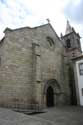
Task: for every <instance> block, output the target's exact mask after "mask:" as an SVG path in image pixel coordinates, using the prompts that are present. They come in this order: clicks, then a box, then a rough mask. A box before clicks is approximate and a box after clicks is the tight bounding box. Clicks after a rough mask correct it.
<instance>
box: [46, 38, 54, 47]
mask: <svg viewBox="0 0 83 125" xmlns="http://www.w3.org/2000/svg"><path fill="white" fill-rule="evenodd" d="M46 39H47V41H48V42H49V45H50V46H51V47H52V46H53V45H54V41H53V39H52V38H51V37H49V36H48V37H47V38H46Z"/></svg>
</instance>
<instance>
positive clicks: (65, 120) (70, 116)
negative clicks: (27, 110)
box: [0, 107, 83, 125]
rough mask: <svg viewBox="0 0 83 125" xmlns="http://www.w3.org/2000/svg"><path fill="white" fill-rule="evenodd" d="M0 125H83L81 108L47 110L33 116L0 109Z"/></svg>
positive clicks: (82, 110)
mask: <svg viewBox="0 0 83 125" xmlns="http://www.w3.org/2000/svg"><path fill="white" fill-rule="evenodd" d="M0 125H83V108H82V107H64V108H61V107H57V108H49V109H47V110H46V112H45V113H40V114H35V115H25V114H23V113H17V112H14V111H11V110H9V109H4V108H0Z"/></svg>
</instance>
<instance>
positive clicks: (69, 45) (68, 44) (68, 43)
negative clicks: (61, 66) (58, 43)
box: [66, 39, 71, 48]
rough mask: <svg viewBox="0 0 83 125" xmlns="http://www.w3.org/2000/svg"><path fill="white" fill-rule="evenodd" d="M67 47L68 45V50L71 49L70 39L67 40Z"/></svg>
mask: <svg viewBox="0 0 83 125" xmlns="http://www.w3.org/2000/svg"><path fill="white" fill-rule="evenodd" d="M66 45H67V48H70V47H71V42H70V39H67V40H66Z"/></svg>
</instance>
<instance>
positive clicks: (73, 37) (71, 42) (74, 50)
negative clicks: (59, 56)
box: [61, 21, 82, 58]
mask: <svg viewBox="0 0 83 125" xmlns="http://www.w3.org/2000/svg"><path fill="white" fill-rule="evenodd" d="M61 39H62V41H63V43H64V46H65V49H66V54H67V56H69V57H70V58H72V57H76V56H78V55H80V54H81V53H82V51H81V44H80V35H79V34H78V33H76V32H75V30H74V28H73V27H71V25H70V23H69V21H67V25H66V31H65V35H64V36H62V37H61Z"/></svg>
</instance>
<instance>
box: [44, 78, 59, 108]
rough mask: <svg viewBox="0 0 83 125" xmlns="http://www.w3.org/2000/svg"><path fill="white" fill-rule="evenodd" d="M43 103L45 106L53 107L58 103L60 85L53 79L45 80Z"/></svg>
mask: <svg viewBox="0 0 83 125" xmlns="http://www.w3.org/2000/svg"><path fill="white" fill-rule="evenodd" d="M43 92H44V104H45V106H47V107H53V106H55V105H57V104H58V100H59V96H60V93H61V87H60V85H59V83H58V82H57V81H56V80H55V79H50V80H47V82H46V83H45V85H44V91H43Z"/></svg>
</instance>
